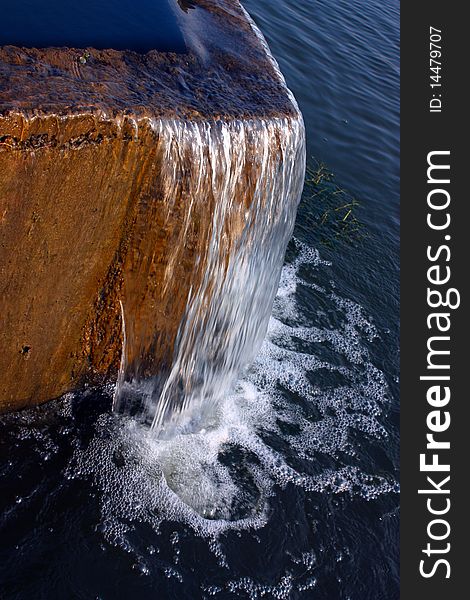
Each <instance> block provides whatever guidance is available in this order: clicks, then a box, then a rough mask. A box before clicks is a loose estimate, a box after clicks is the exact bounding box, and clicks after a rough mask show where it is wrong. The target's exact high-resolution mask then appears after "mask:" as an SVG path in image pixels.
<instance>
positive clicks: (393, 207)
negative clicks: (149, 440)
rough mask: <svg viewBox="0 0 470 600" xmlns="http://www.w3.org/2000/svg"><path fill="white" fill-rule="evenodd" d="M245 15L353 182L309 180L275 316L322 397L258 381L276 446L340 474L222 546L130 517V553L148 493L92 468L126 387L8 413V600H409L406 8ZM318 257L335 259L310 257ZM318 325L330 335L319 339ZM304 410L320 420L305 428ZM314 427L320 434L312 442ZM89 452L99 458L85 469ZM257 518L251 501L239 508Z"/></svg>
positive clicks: (340, 177)
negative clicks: (404, 410)
mask: <svg viewBox="0 0 470 600" xmlns="http://www.w3.org/2000/svg"><path fill="white" fill-rule="evenodd" d="M245 6H246V8H247V9H248V10H249V11H250V13H251V14H252V16H253V17H254V19H255V20H256V22H257V23H258V25H259V26H260V28H261V29H262V31H263V33H264V34H265V36H266V38H267V40H268V42H269V44H270V47H271V49H272V51H273V54H274V55H275V56H276V58H277V59H278V61H279V63H280V66H281V69H282V71H283V73H284V74H285V76H286V79H287V83H288V85H289V87H290V88H291V89H292V90H293V92H294V94H295V95H296V97H297V99H298V101H299V104H300V107H301V109H302V111H303V114H304V117H305V122H306V128H307V135H308V156H309V164H310V166H311V167H312V168H313V169H317V168H318V162H317V161H320V162H324V163H325V164H326V165H327V167H328V169H329V170H330V171H331V172H333V173H334V176H335V182H334V183H331V182H329V183H328V184H327V187H328V186H329V188H328V189H327V190H326V192H321V189H320V188H318V187H317V188H315V186H313V187H312V186H308V187H307V189H306V191H305V193H304V198H303V201H302V203H301V205H300V208H299V213H298V220H297V225H296V230H295V237H296V240H297V241H295V242H292V243H291V244H290V246H289V249H288V253H287V259H286V260H287V263H286V269H285V272H284V275H283V278H284V279H283V281H284V283H283V284H282V285H281V297H280V299H279V300H278V302H277V305H276V306H277V307H276V308H275V315H276V318H277V319H278V322H279V323H280V322H282V323H285V324H286V325H287V326H288V327H290V328H291V329H289V332H290V333H288V334H286V335H284V337H283V338H282V336H281V338H282V340H281V342H280V343H279V344H280V345H279V347H281V346H282V347H288V350H287V351H286V352H285V353H284V355H283V356H284V364H285V363H286V361H287V363H288V362H289V360H292V369H293V371H292V373H294V372H295V369H296V365H300V364H301V363H302V360H303V359H302V357H304V356H308V357H309V360H310V363H312V361H313V362H314V361H318V365H317V366H316V367H315V366H314V367H312V368H311V369H310V372H307V371H308V369H307V368H305V369H306V370H305V373H304V371H302V369H303V368H304V367H302V368H300V367H299V369H300V370H301V371H302V373H304V374H305V375H306V378H307V379H308V380H309V381H310V382H311V385H312V386H313V387H314V392H312V394H311V397H310V401H309V402H307V401H306V396H305V394H303V393H302V389H304V388H302V386H300V387H299V386H298V387H299V389H300V391H299V389H297V388H296V386H295V385H290V383H289V377H290V375H289V377H288V378H287V379H282V376H280V375H279V374H278V373H277V371H276V369H278V367H276V364H277V363H276V361H275V360H271V359H266V361H265V363H263V365H264V366H263V365H262V366H261V367H259V368H258V371H259V373H261V376H262V377H263V376H264V377H265V378H267V379H269V378H271V380H272V381H274V382H275V383H274V384H273V385H274V387H276V386H277V388H278V391H279V393H280V400H279V402H280V406H281V408H279V409H278V418H277V420H278V422H279V427H281V429H282V432H283V433H282V435H280V434H279V435H276V434H275V433H273V430H272V428H271V430H269V427H268V428H267V430H266V431H264V432H263V431H261V432H260V439H263V443H264V444H265V447H266V448H273V449H275V450H276V451H278V452H279V453H281V454H282V455H283V456H284V457H285V459H286V463H288V464H289V465H291V466H292V468H294V469H295V472H296V473H303V474H307V475H309V476H315V477H317V476H318V474H319V473H321V472H324V471H325V472H326V471H328V472H332V473H336V476H335V477H334V480H332V481H331V482H330V483H326V484H325V485H324V487H323V488H322V486H321V485H319V486H317V487H316V489H313V490H309V489H308V486H305V485H303V481H304V480H303V479H302V477H293V476H290V475H289V474H288V473H287V474H286V475H285V477H284V480H283V476H282V475H280V476H279V477H278V479H277V480H276V482H275V483H274V484H273V486H272V487H271V488H270V487H269V486H268V487H265V488H264V489H265V491H266V490H268V492H269V494H270V496H269V497H268V498H267V504H268V507H269V508H268V513H267V522H266V524H265V525H264V526H259V527H257V528H255V529H254V530H251V531H243V530H239V529H237V528H234V529H233V530H229V531H227V532H226V533H222V534H220V535H219V536H217V537H216V539H215V538H214V539H212V541H211V539H210V536H208V535H206V534H204V535H203V534H196V533H195V528H194V526H190V525H188V524H187V523H183V522H182V521H181V520H178V519H177V518H176V519H173V520H172V519H171V518H169V519H168V520H164V522H163V523H162V524H161V526H160V528H159V530H158V531H157V532H156V531H155V528H152V527H151V526H150V525H149V523H148V520H149V519H150V516H149V519H147V522H146V518H142V519H140V522H137V523H136V522H133V519H132V511H131V512H129V511H128V512H127V513H126V510H124V509H123V511H122V512H123V515H124V516H122V515H121V517H120V518H121V521H122V522H125V521H126V518H127V524H128V525H130V526H132V527H133V530H131V531H130V532H129V533H128V535H127V538H126V539H127V542H126V543H122V539H121V540H120V543H112V541H110V537H109V535H108V536H107V537H106V536H104V535H103V531H106V528H107V523H106V515H107V516H108V518H110V515H111V516H112V514H113V511H114V512H119V511H120V510H121V508H120V507H121V504H120V501H119V498H120V494H122V503H123V504H126V502H127V496H128V495H129V494H130V488H129V487H127V488H126V487H125V486H124V487H123V488H120V487H119V485H115V488H113V487H112V486H111V488H112V489H111V488H110V487H109V486H108V488H107V487H106V485H105V484H104V483H103V478H101V479H100V477H99V476H97V477H95V478H93V477H92V476H90V473H92V472H93V469H95V470H99V466H97V465H94V466H93V464H92V463H93V461H94V460H96V457H98V458H99V457H100V453H99V452H95V451H93V452H90V451H89V448H90V445H93V443H94V442H93V439H94V438H95V436H96V431H95V423H96V421H97V419H98V418H99V416H100V415H101V417H102V418H103V416H104V417H106V415H107V413H108V411H109V406H110V398H109V394H107V393H106V392H102V393H101V392H96V391H88V392H86V393H84V394H81V395H78V396H76V397H74V398H72V399H69V400H68V402H67V406H66V408H65V409H64V408H63V409H58V408H57V407H55V406H54V405H49V406H48V407H46V408H39V409H35V410H33V411H29V412H27V413H21V414H20V415H14V416H8V417H3V418H2V419H1V420H0V475H1V479H0V515H1V516H0V540H1V541H0V598H2V600H3V599H8V600H13V599H15V600H20V599H21V600H23V599H30V598H34V599H35V600H36V599H37V600H40V599H44V600H46V599H47V600H56V599H57V600H59V599H60V600H62V599H65V598H67V599H69V598H80V599H87V600H94V599H98V598H99V599H101V600H118V599H126V600H127V599H131V598H132V599H134V598H136V599H145V600H146V599H167V598H168V599H170V598H171V599H177V600H184V599H188V600H197V599H199V598H210V597H214V598H217V599H224V600H225V599H227V600H228V599H231V598H253V599H255V598H261V597H263V598H277V599H290V598H292V599H303V598H306V599H312V600H316V599H318V600H396V599H397V598H398V597H399V573H398V541H399V540H398V501H399V500H398V494H397V493H396V482H397V481H398V439H399V430H398V427H399V425H398V423H399V418H398V416H399V405H398V387H397V386H398V384H397V382H398V301H399V289H398V270H399V264H398V241H399V231H398V192H399V187H398V176H399V173H398V147H399V129H398V118H399V104H398V97H399V91H398V84H399V62H398V61H399V54H398V44H399V29H398V12H399V6H398V2H396V1H395V0H380V1H379V0H363V1H359V0H355V1H351V0H347V1H346V0H321V1H313V0H312V1H310V2H308V3H305V2H304V3H298V2H294V0H276V1H275V2H272V1H270V0H246V2H245ZM338 190H344V191H343V192H342V193H339V194H336V195H335V193H336V192H337V191H338ZM318 192H321V193H318ZM337 196H339V198H340V200H341V202H343V201H344V202H350V201H351V199H353V198H355V199H356V200H357V201H358V202H359V206H355V205H354V207H353V214H352V215H349V217H348V218H347V219H346V221H345V222H347V221H348V219H350V218H352V216H354V217H355V218H356V219H357V223H358V224H359V227H358V228H359V234H357V233H355V232H354V231H353V232H352V233H351V231H350V230H349V229H347V228H344V227H343V224H342V223H343V221H342V219H343V218H344V215H345V214H346V213H345V211H344V210H343V209H342V210H339V211H336V209H337V208H340V206H338V204H337V203H336V202H337V201H336V197H337ZM335 203H336V204H335ZM338 214H340V215H341V218H340V219H339V220H338V218H337V215H338ZM325 215H327V218H326V219H324V218H323V217H324V216H325ZM308 248H310V249H312V248H316V249H318V252H319V257H320V258H321V259H322V260H323V261H324V262H319V260H318V256H316V258H315V257H314V258H313V259H312V257H311V256H310V258H309V257H308ZM306 249H307V250H306ZM302 252H303V254H302ZM299 255H300V258H299ZM302 256H304V259H302ZM305 256H307V258H305ZM293 281H295V284H296V285H295V286H294V287H295V290H294V292H292V289H291V288H292V282H293ZM289 286H291V287H289ZM283 290H284V291H283ZM289 290H291V291H289ZM283 298H284V300H285V298H287V301H285V302H284V300H283ZM294 309H295V310H294ZM299 324H301V325H302V326H304V328H305V329H304V330H303V331H304V333H302V332H301V331H300V330H298V329H296V327H298V325H299ZM316 327H317V328H319V329H318V330H317V329H315V328H316ZM305 331H307V333H308V332H310V333H312V332H313V333H314V334H315V335H311V336H310V339H309V341H306V339H305V338H306V337H308V336H306V335H305ZM302 336H304V337H303V338H302ZM325 340H326V341H325ZM328 340H329V341H328ZM273 347H274V346H273ZM276 348H277V346H276ZM289 353H290V354H289ZM302 353H304V354H302ZM286 356H287V357H288V358H287V359H286V358H285V357H286ZM310 363H309V364H310ZM266 365H267V366H266ZM273 365H274V366H273ZM325 365H327V366H326V367H325ZM328 365H329V366H328ZM263 369H264V370H263ZM279 369H281V371H282V364H281V363H279ZM292 377H294V375H292ZM274 387H273V386H272V387H271V388H269V389H270V390H271V392H272V389H274ZM277 388H276V389H277ZM296 389H297V391H295V390H296ZM312 398H314V401H312ZM315 399H316V400H315ZM282 402H284V405H283V404H282ZM286 403H290V404H291V405H292V406H294V405H295V406H298V408H299V411H301V413H302V415H306V417H305V419H304V418H303V417H302V419H303V420H302V419H300V418H299V419H298V421H297V422H294V421H295V419H291V420H290V421H289V418H287V417H286V416H285V415H286V413H287V412H288V411H286V410H285V406H286ZM275 404H276V403H275V402H274V405H275ZM282 406H284V408H282ZM299 414H300V413H299ZM371 414H373V415H374V416H373V418H372V419H371ZM306 422H308V423H310V424H311V426H312V427H313V429H312V431H313V432H314V434H312V436H310V437H309V436H308V435H306V434H305V435H304V436H303V437H302V436H298V438H296V437H295V436H296V435H297V434H298V431H297V430H296V428H297V429H298V428H299V427H300V428H301V427H304V428H305V427H306V426H305V423H306ZM299 423H301V425H299ZM322 424H323V425H324V426H325V427H324V428H323V430H321V429H319V428H318V427H320V426H321V425H322ZM315 427H317V429H315ZM103 435H104V437H106V436H105V434H102V437H103ZM289 436H291V437H289ZM289 439H291V440H294V442H293V443H292V444H291V445H289V444H288V443H287V440H289ZM296 439H301V440H302V441H301V443H300V445H299V447H297V446H296V445H295V440H296ZM318 439H320V440H321V444H319V445H318V444H317V445H315V443H316V441H318ZM309 440H310V441H309ZM101 441H103V440H101ZM104 442H106V439H105V440H104ZM108 442H109V444H110V445H111V444H112V442H113V439H112V435H110V436H109V440H108ZM108 442H106V443H108ZM309 443H310V444H311V448H310V449H309V450H308V452H307V451H306V450H305V448H304V446H306V445H308V444H309ZM103 447H104V446H103ZM299 448H300V449H299ZM304 450H305V451H304ZM87 452H88V454H87ZM256 452H257V450H256V448H254V450H253V453H254V457H249V456H248V455H249V454H250V452H249V451H247V450H246V448H245V449H240V448H238V449H237V448H236V447H233V448H232V449H228V450H227V451H226V452H225V455H224V458H223V460H224V461H225V463H226V464H231V465H232V467H231V468H233V469H235V470H237V468H238V471H239V472H238V475H237V476H238V477H239V481H240V486H241V489H242V488H243V489H245V490H247V489H248V492H246V494H245V495H244V496H243V497H244V498H246V497H248V498H250V497H251V498H252V500H253V503H256V502H257V501H259V493H258V492H256V491H253V490H256V486H251V487H250V482H249V481H248V479H249V478H246V481H245V482H244V483H243V481H242V480H243V465H245V464H246V465H248V463H249V461H251V462H253V464H255V463H256V461H258V463H259V464H260V465H261V462H262V460H261V458H260V457H262V453H261V452H259V451H258V453H257V454H256ZM77 454H78V455H79V456H82V462H81V466H80V467H79V468H77V467H75V475H74V476H72V477H71V476H70V473H71V468H70V463H71V462H73V461H74V460H75V459H73V457H74V456H77ZM255 455H256V456H255ZM100 460H102V461H103V462H105V455H104V454H103V455H102V458H101V459H100ZM113 461H114V463H115V464H116V465H117V466H116V468H122V465H123V464H124V463H125V459H124V458H122V456H121V455H120V453H119V452H116V450H114V454H113ZM189 462H191V460H189ZM90 465H91V466H90ZM126 468H127V467H126ZM348 469H349V470H348ZM351 469H352V471H351ZM354 469H358V473H359V474H358V475H357V476H356V475H354V476H353V475H351V473H353V472H355V471H354ZM72 471H73V469H72ZM77 471H78V472H79V475H80V474H81V477H80V476H77ZM271 471H272V472H274V471H275V465H274V466H273V467H272V469H271ZM252 472H255V471H252ZM69 477H70V479H69ZM263 477H264V475H263ZM104 479H106V478H104ZM106 481H108V479H106ZM109 481H113V479H112V477H111V478H110V479H109ZM250 481H251V480H250ZM280 481H281V483H280ZM282 481H283V483H282ZM100 482H101V483H100ZM251 483H252V482H251ZM188 485H189V484H188ZM342 485H344V491H342V487H341V486H342ZM136 486H137V484H136ZM137 487H138V486H137ZM261 489H263V486H262V485H261ZM250 490H252V492H250ZM250 493H251V496H250ZM240 496H242V495H241V494H240ZM111 497H112V498H113V500H112V501H110V500H109V498H111ZM135 502H139V500H136V501H135ZM103 503H104V504H105V506H104V508H103ZM134 509H135V510H141V507H137V508H136V507H134ZM144 509H145V510H150V509H149V508H148V507H147V508H145V507H144ZM246 510H247V509H246V507H244V506H239V507H238V508H237V509H236V510H235V512H237V511H238V513H239V514H238V515H236V516H240V515H242V516H243V514H245V512H246ZM103 514H104V515H105V517H103ZM126 514H127V517H126V516H125V515H126ZM139 514H142V513H139ZM108 525H109V524H108ZM111 529H112V528H111ZM108 533H109V527H108ZM117 537H119V536H117ZM219 550H220V551H219ZM221 556H222V558H221Z"/></svg>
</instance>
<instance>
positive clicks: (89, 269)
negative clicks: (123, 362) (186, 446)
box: [0, 0, 296, 411]
mask: <svg viewBox="0 0 470 600" xmlns="http://www.w3.org/2000/svg"><path fill="white" fill-rule="evenodd" d="M193 4H195V5H197V8H196V9H195V10H193V11H192V10H188V11H187V13H185V14H184V16H183V13H182V15H181V17H180V18H181V26H182V28H183V32H184V33H185V35H186V36H187V40H186V42H187V46H188V53H187V54H181V55H174V54H163V53H156V52H151V53H148V54H146V55H139V54H136V53H133V52H117V51H113V50H109V51H97V50H93V49H89V53H88V54H87V58H86V62H85V63H83V62H82V61H81V60H80V57H82V56H83V55H84V54H83V51H81V50H76V49H75V50H74V49H45V50H37V49H19V48H15V47H11V46H10V47H4V48H0V411H5V410H10V409H14V408H21V407H25V406H28V405H32V404H37V403H40V402H43V401H45V400H48V399H51V398H54V397H57V396H59V395H61V394H62V393H64V392H66V391H69V390H72V389H75V388H77V386H79V385H81V384H82V383H83V382H84V381H90V380H105V379H107V378H109V377H114V376H115V374H116V372H117V369H118V366H119V362H120V359H121V352H122V337H123V334H122V320H121V307H120V300H121V301H122V300H123V299H124V301H125V304H126V313H128V314H130V315H132V316H133V317H132V318H133V319H134V323H132V328H133V331H134V332H138V331H139V330H142V331H141V333H142V335H143V336H144V337H146V338H147V340H148V343H147V344H146V345H145V348H144V349H143V351H144V352H145V353H147V354H148V355H149V356H150V355H151V361H150V363H149V369H150V370H152V369H155V367H156V366H158V368H161V369H165V367H166V366H167V365H168V364H169V361H170V360H171V355H172V352H173V347H174V341H175V336H176V333H177V330H178V326H179V324H180V322H181V318H182V315H183V311H184V309H185V306H186V299H187V296H188V293H189V289H190V287H191V285H194V283H195V281H196V280H197V278H198V277H201V276H202V272H203V269H204V264H203V261H202V262H201V261H200V260H199V261H198V257H199V258H200V257H201V256H204V251H205V250H204V248H205V245H206V244H207V239H208V236H209V235H210V231H208V230H207V228H206V229H205V228H204V219H206V218H208V217H209V215H210V211H211V210H213V206H212V205H211V199H210V198H208V199H207V204H206V207H205V209H201V210H200V211H199V212H196V213H195V215H194V218H193V220H192V222H191V225H190V227H189V229H188V227H187V210H188V204H189V200H190V199H189V198H188V197H187V191H185V190H186V187H185V184H184V181H182V180H180V181H179V182H177V185H175V188H174V190H172V192H173V195H171V194H169V192H168V189H163V188H162V179H161V177H160V174H161V171H162V165H163V163H164V161H165V157H166V148H165V147H164V144H163V143H162V139H161V138H160V137H159V135H158V131H156V130H155V128H152V126H151V124H150V120H152V121H153V122H155V120H158V119H176V120H185V119H191V120H196V121H211V122H213V121H216V120H220V119H222V120H228V119H234V118H237V119H242V120H246V121H248V120H249V119H256V118H263V119H264V118H271V117H276V116H288V117H289V116H292V117H293V118H295V116H296V112H295V108H294V107H293V105H292V103H291V100H290V98H289V97H288V96H287V93H286V90H285V88H284V86H283V84H282V82H281V80H280V79H279V76H278V74H277V72H276V70H275V69H274V68H273V65H272V64H271V62H270V60H269V58H268V57H267V55H266V52H265V50H264V48H263V47H262V45H261V43H260V41H259V40H258V38H257V37H256V35H255V34H254V33H253V31H252V29H251V27H250V25H249V23H248V22H247V20H246V18H245V15H244V14H243V13H242V11H241V9H240V7H239V5H238V3H237V2H236V1H235V0H220V1H218V2H213V1H211V0H201V1H200V2H194V3H193ZM201 23H205V24H206V26H205V29H204V41H202V40H199V39H198V38H197V35H196V34H195V31H197V30H198V28H199V27H200V25H201ZM221 40H223V43H222V41H221ZM240 49H242V51H241V52H240V54H239V50H240ZM254 163H255V161H253V164H252V165H250V164H247V165H246V169H245V172H244V174H243V176H242V177H241V181H240V197H239V199H238V201H237V202H238V203H239V204H240V205H245V206H247V207H249V202H250V200H249V199H250V189H251V190H253V188H254V185H255V182H256V168H257V167H256V165H255V164H254ZM181 174H182V175H183V177H182V179H184V178H185V177H188V178H190V177H191V164H190V160H189V159H188V160H187V161H186V162H185V159H184V157H183V158H182V167H181V169H180V175H181ZM180 179H181V177H180ZM239 214H240V211H238V213H237V214H235V215H234V220H233V222H232V223H227V227H226V229H227V232H228V233H227V235H228V240H229V242H228V245H229V246H230V244H231V243H233V239H235V238H236V236H237V231H239V229H240V228H239V227H237V222H236V221H237V219H239V218H240V217H239ZM230 239H232V242H230ZM175 247H177V248H178V251H177V252H176V253H175V250H174V249H175ZM170 260H171V264H169V261H170ZM133 358H135V357H132V356H131V357H130V360H132V359H133ZM139 359H140V360H142V361H143V362H144V363H145V360H146V356H141V357H139Z"/></svg>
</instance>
